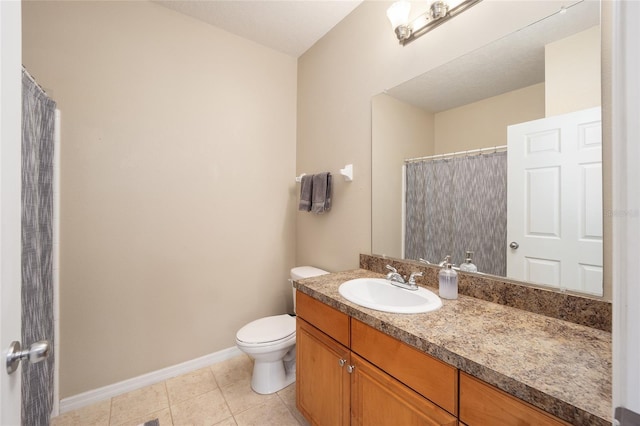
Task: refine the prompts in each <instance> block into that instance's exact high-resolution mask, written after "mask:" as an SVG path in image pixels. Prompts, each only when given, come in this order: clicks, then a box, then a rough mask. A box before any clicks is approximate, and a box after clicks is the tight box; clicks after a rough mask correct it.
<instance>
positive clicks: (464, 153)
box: [404, 145, 507, 164]
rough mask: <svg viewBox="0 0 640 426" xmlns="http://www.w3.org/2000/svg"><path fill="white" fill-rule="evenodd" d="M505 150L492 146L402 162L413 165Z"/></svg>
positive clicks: (504, 146)
mask: <svg viewBox="0 0 640 426" xmlns="http://www.w3.org/2000/svg"><path fill="white" fill-rule="evenodd" d="M506 150H507V145H500V146H494V147H490V148H479V149H470V150H468V151H457V152H449V153H447V154H436V155H429V156H426V157H418V158H407V159H405V160H404V163H405V164H407V163H415V162H417V161H426V160H441V159H445V158H455V157H461V156H471V155H480V154H485V153H488V152H492V153H495V152H498V151H500V152H502V151H506Z"/></svg>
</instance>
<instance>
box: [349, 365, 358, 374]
mask: <svg viewBox="0 0 640 426" xmlns="http://www.w3.org/2000/svg"><path fill="white" fill-rule="evenodd" d="M355 369H356V366H355V365H347V373H353V370H355Z"/></svg>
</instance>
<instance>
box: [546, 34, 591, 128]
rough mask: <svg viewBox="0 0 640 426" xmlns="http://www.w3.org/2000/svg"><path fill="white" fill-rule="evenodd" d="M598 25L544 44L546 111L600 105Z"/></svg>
mask: <svg viewBox="0 0 640 426" xmlns="http://www.w3.org/2000/svg"><path fill="white" fill-rule="evenodd" d="M600 50H601V48H600V26H599V25H597V26H595V27H592V28H590V29H588V30H586V31H582V32H580V33H578V34H574V35H572V36H571V37H567V38H564V39H562V40H558V41H556V42H553V43H549V44H548V45H547V46H545V50H544V52H545V82H546V90H547V93H546V115H547V117H551V116H554V115H559V114H565V113H568V112H574V111H580V110H583V109H587V108H592V107H596V106H600V105H601V103H602V100H601V99H602V90H601V87H600V81H601V72H600V63H601V60H600Z"/></svg>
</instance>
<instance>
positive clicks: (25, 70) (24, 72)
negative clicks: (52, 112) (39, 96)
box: [22, 65, 49, 97]
mask: <svg viewBox="0 0 640 426" xmlns="http://www.w3.org/2000/svg"><path fill="white" fill-rule="evenodd" d="M22 73H23V74H25V75H26V76H27V78H29V80H31V82H32V83H33V84H35V85H36V87H37V88H38V89H40V91H41V92H42V93H44V94H45V95H46V96H47V97H48V96H49V95H48V94H47V91H46V90H44V87H42V86H40V84H39V83H38V82H37V81H36V79H35V78H34V77H33V76H32V75H31V73H30V72H29V70H27V69H26V68H25V66H24V65H22Z"/></svg>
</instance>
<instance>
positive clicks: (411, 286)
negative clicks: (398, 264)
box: [387, 265, 422, 290]
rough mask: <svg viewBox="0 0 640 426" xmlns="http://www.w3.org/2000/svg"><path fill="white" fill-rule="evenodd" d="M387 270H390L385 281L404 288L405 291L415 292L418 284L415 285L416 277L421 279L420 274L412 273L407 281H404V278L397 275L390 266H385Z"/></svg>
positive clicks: (394, 269)
mask: <svg viewBox="0 0 640 426" xmlns="http://www.w3.org/2000/svg"><path fill="white" fill-rule="evenodd" d="M387 269H388V270H390V271H391V272H389V273H388V274H387V280H389V282H390V283H391V284H393V285H395V286H398V287H400V288H404V289H405V290H417V289H418V288H419V287H418V284H416V277H421V276H422V272H412V273H411V275H410V276H409V281H405V280H404V277H403V276H402V275H400V274H399V273H398V270H397V269H396V268H394V267H393V266H391V265H387Z"/></svg>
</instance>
